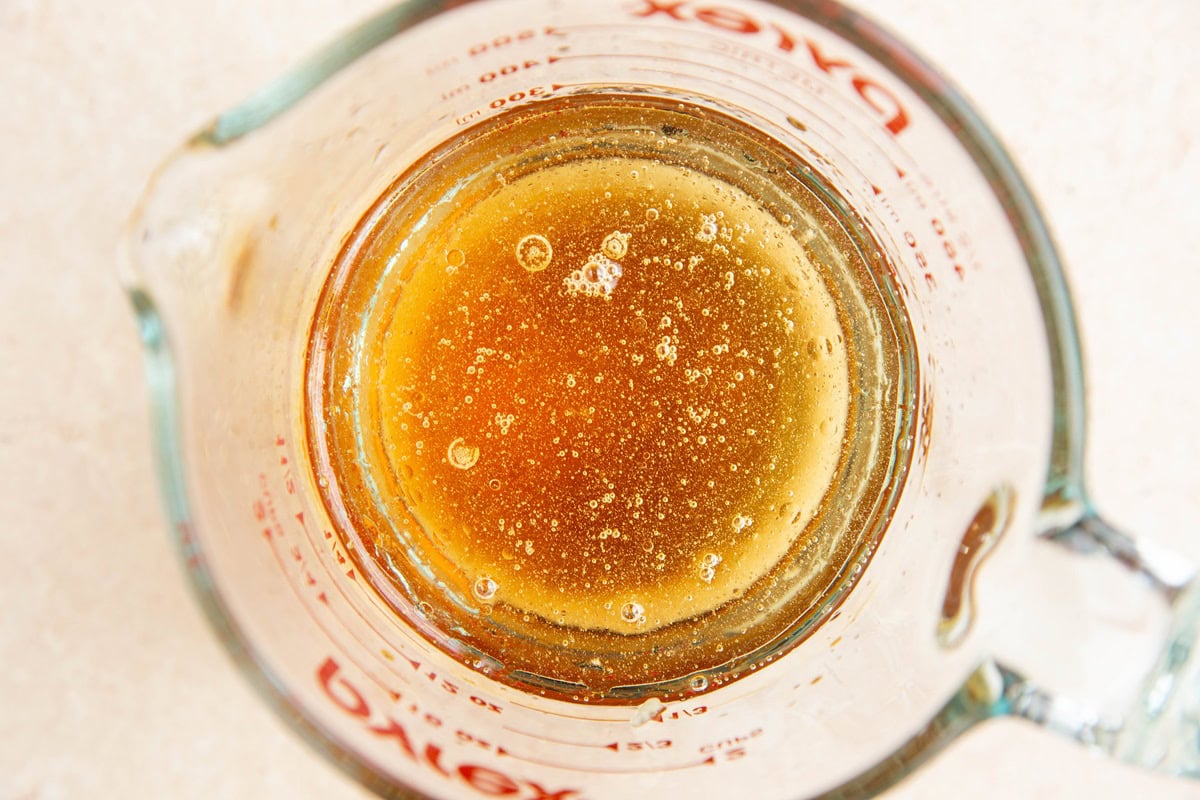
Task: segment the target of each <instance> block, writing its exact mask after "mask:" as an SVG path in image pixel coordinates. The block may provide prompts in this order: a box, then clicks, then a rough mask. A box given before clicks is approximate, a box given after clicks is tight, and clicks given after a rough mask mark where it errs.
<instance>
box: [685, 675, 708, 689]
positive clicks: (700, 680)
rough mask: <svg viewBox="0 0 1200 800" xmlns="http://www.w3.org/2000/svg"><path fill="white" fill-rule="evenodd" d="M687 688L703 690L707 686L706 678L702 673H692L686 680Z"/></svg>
mask: <svg viewBox="0 0 1200 800" xmlns="http://www.w3.org/2000/svg"><path fill="white" fill-rule="evenodd" d="M688 688H689V689H691V690H692V691H693V692H703V691H704V690H705V689H707V688H708V678H706V677H704V676H703V675H693V676H692V678H691V680H689V681H688Z"/></svg>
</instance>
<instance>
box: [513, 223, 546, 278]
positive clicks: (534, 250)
mask: <svg viewBox="0 0 1200 800" xmlns="http://www.w3.org/2000/svg"><path fill="white" fill-rule="evenodd" d="M553 260H554V248H553V247H551V246H550V242H549V240H548V239H546V237H545V236H542V235H540V234H537V233H531V234H529V235H528V236H526V237H525V238H523V239H522V240H521V241H519V242H517V262H518V263H519V264H520V265H521V266H522V267H524V268H525V270H526V271H528V272H541V271H542V270H544V269H545V268H546V267H548V266H550V262H551V261H553Z"/></svg>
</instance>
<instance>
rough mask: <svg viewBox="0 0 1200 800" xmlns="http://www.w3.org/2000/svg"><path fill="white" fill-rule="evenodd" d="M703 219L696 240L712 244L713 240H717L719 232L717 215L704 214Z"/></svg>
mask: <svg viewBox="0 0 1200 800" xmlns="http://www.w3.org/2000/svg"><path fill="white" fill-rule="evenodd" d="M701 220H702V222H701V223H700V229H699V230H698V231H696V241H697V242H700V243H702V244H711V243H712V242H715V241H716V240H717V232H718V228H717V215H716V214H702V215H701Z"/></svg>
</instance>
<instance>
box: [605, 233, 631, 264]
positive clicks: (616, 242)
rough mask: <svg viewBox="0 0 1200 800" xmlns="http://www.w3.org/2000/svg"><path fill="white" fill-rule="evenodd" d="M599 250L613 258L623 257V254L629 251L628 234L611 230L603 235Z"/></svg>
mask: <svg viewBox="0 0 1200 800" xmlns="http://www.w3.org/2000/svg"><path fill="white" fill-rule="evenodd" d="M600 252H601V253H603V254H604V255H605V256H607V257H609V258H611V259H613V260H620V259H622V258H624V257H625V254H626V253H627V252H629V234H628V233H622V232H621V231H613V232H612V233H610V234H609V235H608V236H605V237H604V243H603V244H601V245H600Z"/></svg>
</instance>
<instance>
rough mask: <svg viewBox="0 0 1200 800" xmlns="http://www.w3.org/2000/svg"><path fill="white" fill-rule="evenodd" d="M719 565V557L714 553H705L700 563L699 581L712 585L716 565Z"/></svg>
mask: <svg viewBox="0 0 1200 800" xmlns="http://www.w3.org/2000/svg"><path fill="white" fill-rule="evenodd" d="M720 563H721V557H720V556H719V555H717V554H716V553H705V554H704V558H703V559H702V560H701V561H700V580H702V581H704V582H705V583H712V580H713V578H715V577H716V575H717V564H720Z"/></svg>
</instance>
